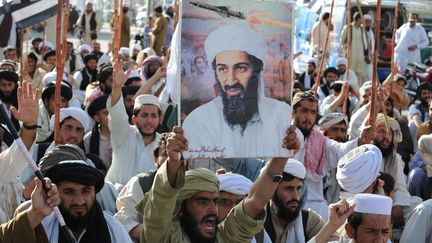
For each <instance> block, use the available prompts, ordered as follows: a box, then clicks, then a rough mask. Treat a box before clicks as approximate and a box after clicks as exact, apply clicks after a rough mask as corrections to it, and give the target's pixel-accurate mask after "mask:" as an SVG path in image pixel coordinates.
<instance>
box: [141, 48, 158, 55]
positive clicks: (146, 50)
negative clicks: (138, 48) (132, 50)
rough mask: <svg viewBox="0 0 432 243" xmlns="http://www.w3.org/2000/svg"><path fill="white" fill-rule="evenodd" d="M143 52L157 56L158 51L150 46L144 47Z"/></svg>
mask: <svg viewBox="0 0 432 243" xmlns="http://www.w3.org/2000/svg"><path fill="white" fill-rule="evenodd" d="M143 52H144V53H145V54H147V55H148V56H155V55H156V52H155V51H154V50H153V48H150V47H147V48H144V50H143Z"/></svg>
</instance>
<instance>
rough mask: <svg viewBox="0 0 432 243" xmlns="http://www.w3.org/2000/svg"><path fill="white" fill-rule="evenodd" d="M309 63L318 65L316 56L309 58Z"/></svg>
mask: <svg viewBox="0 0 432 243" xmlns="http://www.w3.org/2000/svg"><path fill="white" fill-rule="evenodd" d="M308 63H313V64H314V65H315V67H317V66H318V60H317V59H316V58H314V57H311V58H309V60H308Z"/></svg>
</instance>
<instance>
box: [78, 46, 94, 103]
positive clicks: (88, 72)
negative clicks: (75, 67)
mask: <svg viewBox="0 0 432 243" xmlns="http://www.w3.org/2000/svg"><path fill="white" fill-rule="evenodd" d="M97 63H98V58H97V56H96V55H94V54H88V55H86V56H85V57H84V65H85V66H84V68H83V69H82V70H80V71H77V72H75V74H74V80H75V82H76V84H77V87H78V89H77V90H75V94H76V96H77V97H78V99H79V100H80V101H81V103H84V98H85V91H86V88H87V85H89V84H90V83H93V82H96V81H97V74H98V71H97Z"/></svg>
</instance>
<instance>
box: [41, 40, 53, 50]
mask: <svg viewBox="0 0 432 243" xmlns="http://www.w3.org/2000/svg"><path fill="white" fill-rule="evenodd" d="M43 46H45V47H48V48H49V49H51V50H54V45H53V44H52V43H51V42H49V41H47V40H44V41H42V42H41V43H39V50H40V49H42V47H43Z"/></svg>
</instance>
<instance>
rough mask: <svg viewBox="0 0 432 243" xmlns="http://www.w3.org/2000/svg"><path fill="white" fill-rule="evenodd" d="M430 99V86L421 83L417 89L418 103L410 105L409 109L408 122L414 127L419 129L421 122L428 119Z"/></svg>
mask: <svg viewBox="0 0 432 243" xmlns="http://www.w3.org/2000/svg"><path fill="white" fill-rule="evenodd" d="M431 98H432V84H431V83H422V84H420V86H419V87H418V88H417V99H418V100H419V101H420V103H419V104H412V105H411V106H410V107H409V111H408V112H409V114H408V120H409V121H410V123H414V125H415V126H416V127H419V126H420V125H421V124H422V123H423V122H425V121H428V120H429V119H430V117H429V112H427V111H428V108H429V101H430V100H431Z"/></svg>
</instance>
